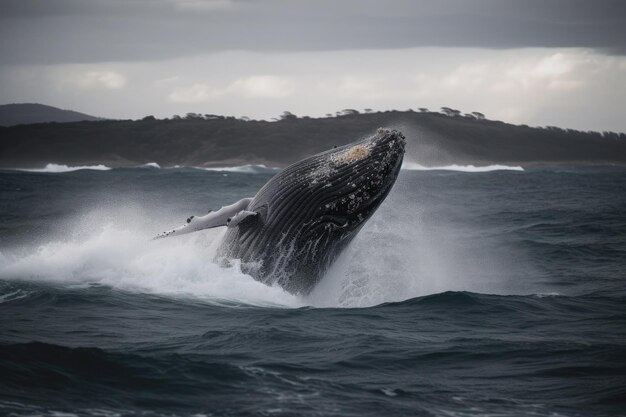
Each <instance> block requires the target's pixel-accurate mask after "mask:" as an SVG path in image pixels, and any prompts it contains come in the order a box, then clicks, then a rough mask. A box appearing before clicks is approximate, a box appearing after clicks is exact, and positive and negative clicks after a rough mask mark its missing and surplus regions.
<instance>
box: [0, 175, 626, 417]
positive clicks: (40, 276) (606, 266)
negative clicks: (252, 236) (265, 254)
mask: <svg viewBox="0 0 626 417" xmlns="http://www.w3.org/2000/svg"><path fill="white" fill-rule="evenodd" d="M270 176H271V174H268V173H258V174H241V173H221V172H205V171H199V170H193V169H176V170H159V169H145V168H144V169H120V170H112V171H102V172H101V171H87V170H82V171H76V172H68V173H56V174H50V173H25V172H8V171H4V172H1V173H0V193H1V194H0V195H1V199H0V239H1V240H0V415H16V416H21V415H51V416H52V415H54V416H67V415H81V416H82V415H93V416H122V415H137V416H139V415H141V416H157V415H158V416H172V415H198V416H200V415H211V416H238V415H267V416H273V415H277V416H292V415H293V416H333V415H337V416H339V415H341V416H343V415H347V416H405V415H406V416H415V415H417V416H605V415H606V416H616V415H626V169H624V168H617V167H587V168H534V169H527V170H526V171H524V172H515V171H493V172H485V173H466V172H452V171H403V172H402V174H401V178H400V179H399V181H398V184H397V186H396V188H395V189H394V191H393V192H392V194H391V195H390V196H389V198H388V200H387V201H386V202H385V204H383V206H381V208H380V209H379V211H378V212H377V214H376V216H375V217H374V218H373V219H372V220H371V221H370V222H369V223H368V225H367V226H366V228H365V229H364V230H363V231H362V232H361V234H360V235H359V236H358V238H357V239H356V240H355V241H354V242H353V244H352V245H351V246H350V247H349V249H348V250H347V251H346V252H345V253H344V256H342V258H341V259H340V260H339V261H338V262H337V264H336V265H335V266H334V267H333V269H332V270H331V271H329V272H328V275H327V276H326V277H325V278H324V280H323V281H322V283H321V284H320V286H319V287H318V288H317V289H316V290H315V291H314V293H313V294H311V295H310V296H309V297H307V298H300V297H295V296H292V295H289V294H286V293H284V292H282V291H281V290H280V289H279V288H270V287H266V286H264V285H262V284H259V283H257V282H255V281H253V280H252V279H251V278H249V277H247V276H245V275H243V274H241V273H240V272H239V271H238V269H237V266H236V265H235V266H234V267H231V268H227V269H223V268H219V267H218V266H216V265H214V264H212V263H211V256H210V253H211V251H213V250H214V248H215V244H216V242H217V241H218V240H219V234H220V232H219V231H207V232H201V233H198V234H197V235H198V236H194V235H189V236H188V237H184V238H183V237H180V238H178V239H175V238H173V239H164V240H162V241H157V242H151V241H150V240H149V238H150V237H152V236H153V235H155V234H157V233H158V232H161V231H162V230H161V229H163V228H166V227H171V226H176V225H178V224H180V223H181V221H182V220H184V218H185V217H186V216H188V215H190V214H202V213H204V212H206V210H208V209H211V208H217V207H220V206H221V205H223V204H227V203H229V202H232V201H234V200H235V199H239V198H242V197H246V196H250V195H253V194H254V192H255V190H256V189H258V188H259V187H260V186H261V185H262V184H263V183H264V182H265V181H266V180H267V179H268V178H269V177H270Z"/></svg>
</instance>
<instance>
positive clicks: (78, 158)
mask: <svg viewBox="0 0 626 417" xmlns="http://www.w3.org/2000/svg"><path fill="white" fill-rule="evenodd" d="M481 116H482V115H481ZM380 126H383V127H388V128H397V129H399V130H401V131H403V132H404V133H405V135H406V136H407V139H408V141H409V145H408V147H407V157H406V159H408V160H410V161H413V162H417V163H420V164H423V165H430V166H432V165H442V164H446V165H447V164H454V163H456V164H475V165H478V164H480V165H485V164H515V165H518V164H521V165H529V164H538V163H545V164H581V163H583V164H607V163H609V164H626V135H624V134H623V133H612V132H604V133H599V132H579V131H575V130H565V129H560V128H556V127H548V128H533V127H528V126H516V125H511V124H507V123H503V122H499V121H491V120H485V119H483V118H478V117H473V116H472V117H470V116H469V115H465V116H462V115H458V114H453V115H450V114H447V115H446V114H441V113H434V112H413V111H406V112H399V111H387V112H378V113H367V114H359V113H356V112H354V111H353V112H347V113H344V114H341V115H339V116H337V117H326V118H319V119H313V118H308V117H304V118H298V117H296V116H294V115H291V114H290V113H287V112H286V113H285V115H283V117H282V118H281V120H278V121H274V122H269V121H249V120H241V119H235V118H234V117H224V116H213V115H205V116H200V115H195V114H190V115H188V116H187V117H186V118H178V117H177V118H173V119H165V120H158V119H155V118H154V117H151V116H149V117H146V118H144V119H142V120H136V121H132V120H119V121H97V122H74V123H45V124H35V125H19V126H13V127H0V167H5V168H7V167H42V166H45V165H46V164H47V163H51V162H52V163H58V164H67V165H85V164H105V165H109V166H131V165H140V164H145V163H148V162H157V163H158V164H159V165H161V166H164V167H167V166H173V165H187V166H232V165H241V164H266V165H268V166H285V165H287V164H289V163H291V162H294V161H296V160H298V159H301V158H304V157H306V156H308V155H311V154H313V153H316V152H319V151H322V150H325V149H328V148H332V147H333V146H334V145H342V144H345V143H348V142H351V141H354V140H356V139H358V138H360V137H363V136H366V135H371V134H372V133H373V132H374V131H375V129H376V128H378V127H380Z"/></svg>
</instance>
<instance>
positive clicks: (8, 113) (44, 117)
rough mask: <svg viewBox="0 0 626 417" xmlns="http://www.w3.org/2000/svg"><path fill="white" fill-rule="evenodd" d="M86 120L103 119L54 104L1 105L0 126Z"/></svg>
mask: <svg viewBox="0 0 626 417" xmlns="http://www.w3.org/2000/svg"><path fill="white" fill-rule="evenodd" d="M85 120H102V119H100V118H98V117H94V116H90V115H88V114H83V113H78V112H75V111H71V110H62V109H59V108H56V107H52V106H46V105H44V104H36V103H22V104H4V105H0V126H14V125H21V124H32V123H48V122H59V123H61V122H80V121H85Z"/></svg>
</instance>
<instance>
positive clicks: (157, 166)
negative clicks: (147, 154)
mask: <svg viewBox="0 0 626 417" xmlns="http://www.w3.org/2000/svg"><path fill="white" fill-rule="evenodd" d="M140 168H156V169H161V165H159V164H157V163H156V162H148V163H147V164H143V165H142V166H140Z"/></svg>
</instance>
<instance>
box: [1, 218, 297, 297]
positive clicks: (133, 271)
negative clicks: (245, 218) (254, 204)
mask: <svg viewBox="0 0 626 417" xmlns="http://www.w3.org/2000/svg"><path fill="white" fill-rule="evenodd" d="M77 227H90V228H93V229H94V230H93V233H90V234H89V235H88V236H86V237H83V238H74V237H72V238H64V239H54V238H53V239H50V240H49V241H47V242H45V243H43V244H40V245H37V246H34V247H31V248H28V249H27V250H23V249H24V248H22V250H20V251H19V252H12V251H6V250H4V251H0V278H1V279H8V280H17V281H36V282H47V283H53V284H63V285H69V286H76V285H82V284H99V285H105V286H109V287H112V288H116V289H119V290H124V291H130V292H138V293H148V294H158V295H164V296H171V297H183V298H195V299H200V300H202V301H206V302H209V303H211V304H220V305H222V304H223V305H232V304H233V303H235V304H248V305H255V306H272V307H301V306H302V305H303V304H302V301H301V298H300V297H296V296H294V295H292V294H289V293H287V292H285V291H284V290H283V289H282V288H280V287H278V286H268V285H265V284H263V283H261V282H259V281H256V280H254V279H253V278H252V277H251V276H249V275H246V274H244V273H243V272H241V268H240V267H239V264H238V263H237V262H236V261H233V262H231V266H230V267H228V268H225V267H221V266H219V265H217V264H216V263H214V262H213V258H214V255H215V252H216V250H217V244H219V242H220V241H221V237H222V235H223V234H224V233H225V230H223V229H224V228H219V229H213V230H207V231H205V232H203V233H196V234H193V235H189V236H183V237H180V238H176V239H162V240H156V241H150V240H149V236H150V235H149V234H148V233H147V232H144V231H140V230H129V229H128V227H127V226H125V225H122V224H117V225H112V224H109V225H95V224H91V225H89V224H82V225H78V226H77ZM150 233H154V231H153V230H152V231H150ZM68 235H69V236H71V235H72V233H71V232H68ZM15 296H17V294H12V295H11V296H10V297H9V298H11V297H15ZM4 301H6V300H4Z"/></svg>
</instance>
